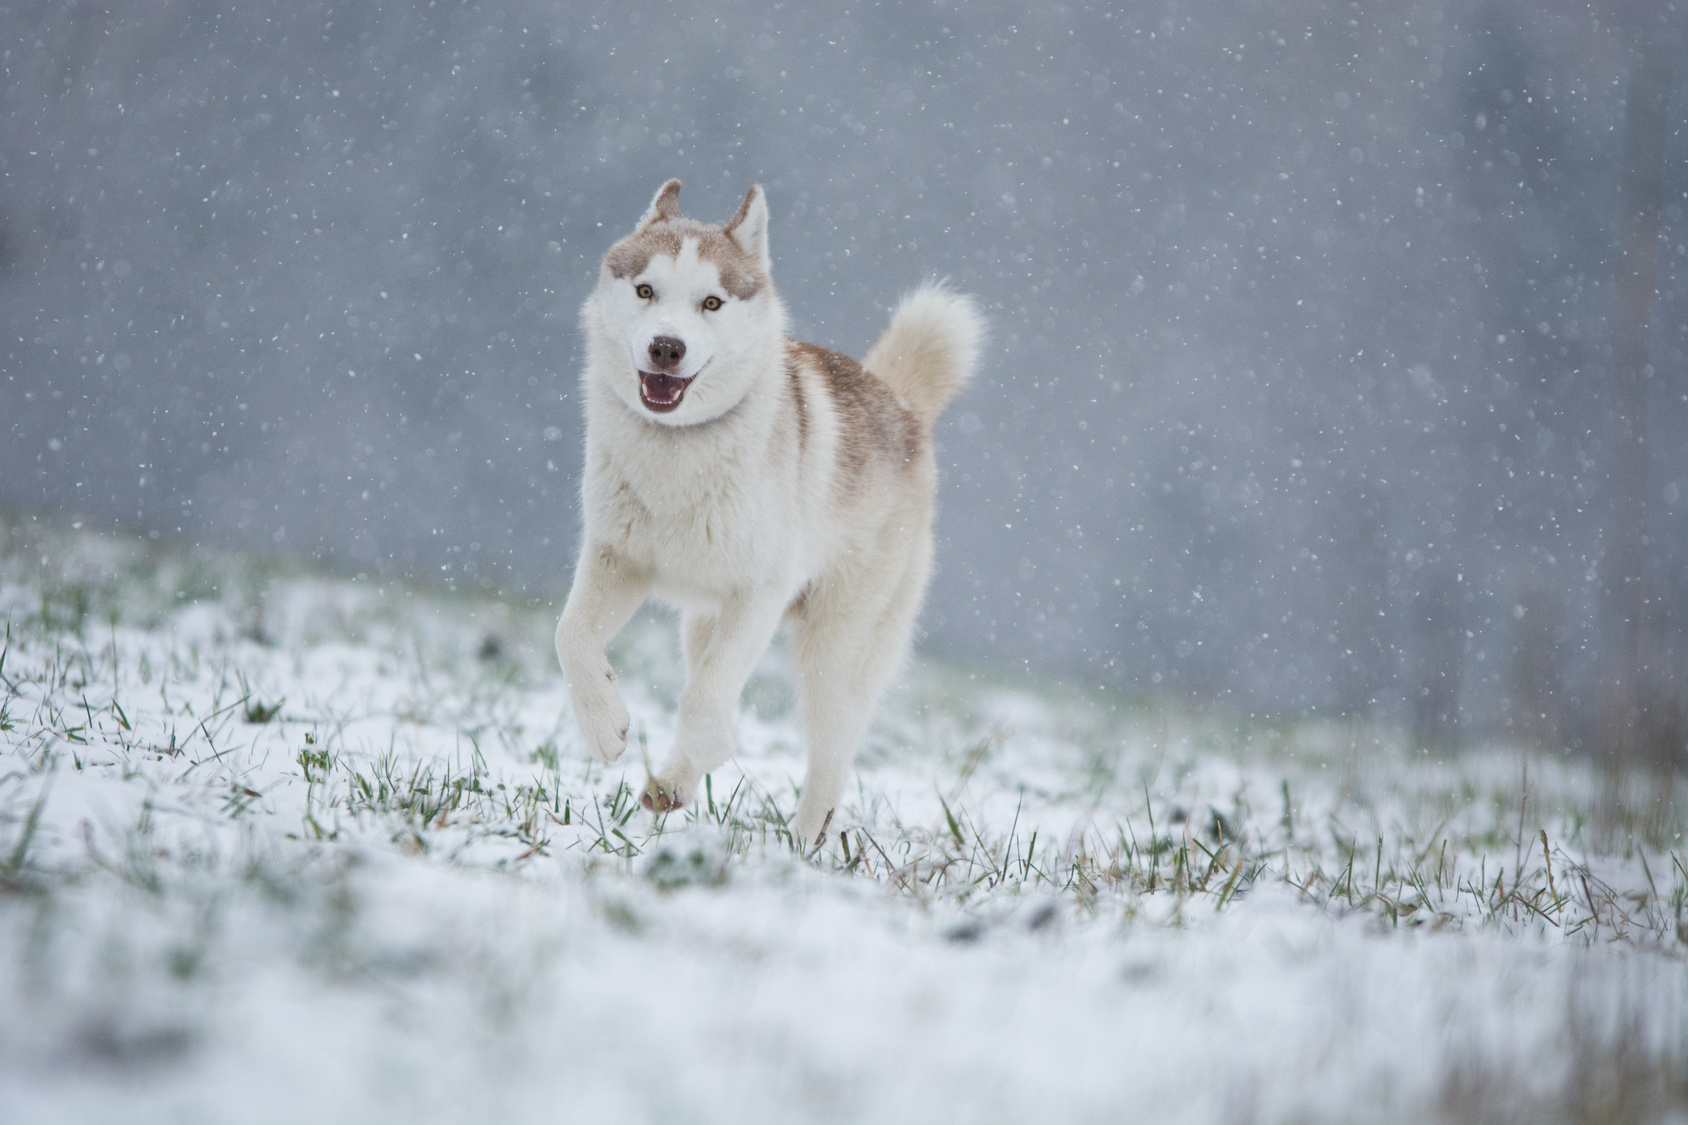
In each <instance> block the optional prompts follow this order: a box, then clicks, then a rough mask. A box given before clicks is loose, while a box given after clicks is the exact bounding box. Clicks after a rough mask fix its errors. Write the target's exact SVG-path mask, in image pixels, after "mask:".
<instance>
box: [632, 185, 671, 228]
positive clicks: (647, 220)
mask: <svg viewBox="0 0 1688 1125" xmlns="http://www.w3.org/2000/svg"><path fill="white" fill-rule="evenodd" d="M679 217H680V181H679V180H669V181H668V182H667V183H666V184H663V185H662V188H661V190H659V191H658V192H657V193H656V198H654V199H652V200H651V207H650V210H648V211H646V212H645V217H644V218H642V219H640V220H639V226H638V228H637V229H638V230H644V229H645V228H646V227H648V226H650V225H651V224H652V223H664V222H667V221H668V220H669V219H678V218H679Z"/></svg>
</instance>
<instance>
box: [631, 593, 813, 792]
mask: <svg viewBox="0 0 1688 1125" xmlns="http://www.w3.org/2000/svg"><path fill="white" fill-rule="evenodd" d="M785 607H786V599H784V598H782V597H780V596H779V595H777V594H776V595H774V596H772V597H770V596H769V595H768V593H767V592H766V591H761V590H757V591H751V590H746V591H744V592H743V593H741V594H738V595H735V596H733V597H731V598H728V599H727V601H726V603H725V604H723V605H722V607H721V609H720V610H719V611H718V612H716V613H714V614H707V615H704V614H699V615H695V616H694V615H688V616H687V617H686V619H685V621H684V623H683V625H682V628H683V630H684V633H685V636H684V641H685V650H686V686H685V689H684V690H683V691H681V692H680V717H679V729H678V730H677V731H676V732H675V736H674V754H673V756H672V757H670V758H669V759H668V762H667V763H666V764H665V765H664V766H663V767H662V769H661V770H660V771H658V773H657V775H656V776H655V777H653V778H651V779H650V781H649V782H647V783H646V785H645V791H644V793H643V794H641V795H640V798H639V801H640V803H641V804H643V805H644V806H645V807H646V808H647V809H651V810H653V811H655V812H667V811H668V810H670V809H677V808H684V807H685V806H686V805H688V804H690V803H691V799H692V796H693V795H694V794H695V793H696V792H697V783H698V782H699V781H700V780H701V779H702V778H703V775H704V774H706V773H708V772H709V771H710V770H712V769H715V768H717V767H718V766H721V765H723V764H725V763H726V761H727V759H728V758H731V757H732V756H733V752H734V751H735V750H737V749H738V739H737V737H736V736H735V735H734V734H733V711H734V709H735V708H736V707H737V706H738V700H739V696H740V695H741V694H742V693H743V692H744V684H745V681H746V680H748V679H750V673H751V672H752V671H753V670H754V669H755V667H756V661H757V660H759V659H761V656H762V653H763V652H765V651H767V648H768V642H769V641H771V640H773V637H774V630H775V629H777V628H778V627H779V623H780V618H781V616H782V615H783V614H784V613H785Z"/></svg>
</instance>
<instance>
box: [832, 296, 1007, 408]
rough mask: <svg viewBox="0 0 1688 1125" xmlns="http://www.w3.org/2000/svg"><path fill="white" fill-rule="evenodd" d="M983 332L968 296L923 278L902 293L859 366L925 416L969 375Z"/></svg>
mask: <svg viewBox="0 0 1688 1125" xmlns="http://www.w3.org/2000/svg"><path fill="white" fill-rule="evenodd" d="M984 338H985V319H984V317H982V316H980V315H979V310H978V308H977V307H976V306H975V305H974V304H973V299H972V298H971V297H966V296H962V295H961V294H959V293H952V292H950V290H949V288H948V287H947V286H945V285H944V284H943V283H942V282H939V281H928V282H926V283H925V284H923V285H921V286H920V287H919V288H917V289H915V290H914V291H913V292H912V293H909V294H908V295H907V296H905V297H904V298H903V300H902V303H901V304H900V305H898V306H897V311H896V312H895V313H893V314H892V316H891V324H890V326H889V327H887V328H886V329H885V333H884V335H882V336H880V337H879V340H878V341H877V342H876V343H875V344H874V345H873V347H872V348H870V349H868V353H867V355H866V356H864V357H863V358H862V366H863V367H865V368H867V369H868V370H869V371H871V372H873V373H874V374H875V375H877V376H879V378H881V379H883V380H884V381H885V382H886V383H888V384H890V386H891V389H892V390H894V391H896V392H897V393H898V394H900V395H902V396H903V398H905V399H907V400H908V403H909V405H910V406H912V407H914V409H915V412H916V413H917V414H919V415H920V416H921V417H922V418H924V419H926V420H927V421H928V422H930V421H932V420H933V419H934V418H936V417H937V416H938V415H939V414H941V413H942V412H943V409H944V407H946V406H948V405H949V401H950V399H952V398H954V397H955V396H956V393H957V392H958V391H960V390H961V388H962V387H963V386H965V385H966V383H967V380H969V379H971V378H972V377H973V368H974V367H975V366H976V365H977V363H978V361H979V348H980V346H981V345H982V344H983V343H984Z"/></svg>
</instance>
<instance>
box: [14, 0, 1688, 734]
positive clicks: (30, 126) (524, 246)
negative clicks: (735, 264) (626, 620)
mask: <svg viewBox="0 0 1688 1125" xmlns="http://www.w3.org/2000/svg"><path fill="white" fill-rule="evenodd" d="M689 11H690V12H693V13H695V14H680V13H677V12H676V11H674V10H672V9H670V8H668V7H665V6H658V5H653V4H641V3H631V4H629V3H615V4H581V3H569V4H557V3H517V2H512V3H484V4H474V3H457V2H450V3H447V2H439V3H433V4H426V5H424V4H422V3H415V4H408V3H407V4H378V3H345V4H335V3H319V2H289V3H285V4H283V3H213V2H197V0H196V2H191V3H189V2H175V3H170V2H164V0H149V2H145V3H141V2H132V3H115V4H100V5H94V4H87V3H74V2H70V0H54V2H50V3H23V4H0V52H3V54H0V328H3V330H4V338H3V339H0V371H3V373H0V503H3V504H5V505H7V506H10V507H12V508H13V509H14V510H23V511H38V512H49V513H55V514H60V515H64V516H66V517H73V518H77V519H80V520H83V521H88V522H91V523H93V524H94V525H95V526H122V527H127V528H141V529H151V530H158V531H161V532H162V533H164V534H166V535H170V536H174V537H178V538H181V539H185V540H188V541H194V542H202V543H216V544H223V545H234V546H253V547H262V548H266V549H279V550H282V551H286V552H293V553H300V554H308V555H316V556H320V557H322V558H325V559H328V560H332V561H333V562H335V563H336V564H338V565H341V566H344V567H346V568H348V569H350V570H353V571H365V572H369V573H378V574H384V575H409V576H413V577H418V578H424V579H428V580H435V581H446V582H451V583H455V584H460V585H461V584H470V585H473V586H475V587H477V588H488V589H499V590H504V591H507V592H517V593H521V594H524V595H526V596H528V597H531V598H541V599H558V596H559V593H560V591H562V590H564V589H565V588H566V584H567V581H568V576H569V574H570V572H571V569H572V562H573V557H572V555H573V550H574V545H575V534H576V528H577V523H578V518H579V516H578V510H577V509H578V505H577V499H576V494H575V493H576V481H577V470H578V463H579V460H580V441H581V426H580V416H579V409H578V403H577V399H576V390H575V384H576V377H577V374H576V369H577V364H578V361H579V352H580V348H579V339H578V333H577V329H576V321H575V315H576V309H577V308H578V306H579V304H580V302H581V300H582V299H583V298H584V297H585V295H586V293H587V291H588V289H589V288H590V286H591V285H592V284H593V283H594V281H595V278H596V272H597V260H598V258H599V256H600V255H601V254H602V253H603V251H604V250H605V249H606V248H607V247H608V246H609V244H610V243H611V242H612V241H613V240H614V239H615V238H617V237H619V236H620V235H621V234H622V233H624V232H625V231H626V230H627V229H629V228H630V227H631V225H632V224H633V223H634V221H635V220H636V219H637V217H638V216H639V214H640V212H641V211H642V209H643V208H644V206H645V205H646V203H647V202H648V200H649V197H650V195H651V193H652V192H653V191H654V190H655V189H656V187H657V186H658V185H659V184H660V183H661V182H662V181H663V180H664V179H665V178H667V177H669V176H679V177H681V178H682V179H683V180H684V181H685V191H684V194H683V196H682V206H683V208H684V209H685V211H686V212H687V213H688V214H692V215H695V216H698V217H701V218H713V219H716V220H720V219H723V218H725V217H726V216H727V215H729V214H730V213H731V212H732V210H733V208H734V207H735V206H736V205H737V203H738V201H739V199H740V198H741V197H742V195H743V193H744V191H745V189H746V188H747V187H748V185H749V184H750V183H751V182H753V181H760V182H762V183H763V184H764V185H765V186H766V187H767V189H768V196H769V200H770V204H771V207H772V209H773V216H774V217H773V232H772V245H773V255H774V260H775V277H776V282H777V284H778V285H779V286H780V289H781V291H782V293H783V294H784V296H785V298H786V301H787V302H788V304H789V306H790V308H791V310H792V313H793V316H794V321H795V330H796V332H797V333H798V334H799V335H800V336H802V337H803V338H806V339H809V340H813V341H816V342H819V343H823V344H827V345H830V346H833V347H837V348H840V349H843V350H845V351H848V352H851V353H853V354H856V355H859V354H861V352H862V351H863V350H864V349H865V348H866V346H867V345H868V344H869V343H870V342H871V341H872V339H873V337H874V335H875V333H876V332H877V331H878V330H879V328H880V327H881V325H882V324H883V323H884V321H885V319H886V316H887V313H888V310H889V307H890V306H891V304H892V303H893V302H894V300H895V299H896V297H897V295H898V294H899V293H900V292H901V291H902V290H903V289H905V288H906V287H908V286H910V285H912V284H914V283H915V282H917V281H918V280H920V279H921V278H923V277H925V276H928V275H944V276H948V277H950V278H951V279H952V280H953V281H954V283H955V284H956V285H957V286H958V287H959V288H961V289H964V290H966V291H969V292H972V293H974V294H977V295H978V296H979V298H980V299H981V300H982V302H983V304H984V305H985V306H986V308H987V309H988V311H989V316H990V319H991V321H992V324H993V328H994V342H993V345H992V347H991V348H990V350H989V352H988V355H987V358H986V361H985V365H984V370H983V375H982V378H981V380H980V382H979V384H978V385H977V386H976V387H974V388H973V389H972V390H970V391H969V392H968V393H967V394H966V395H965V396H964V397H963V398H962V399H961V400H960V401H959V403H958V404H957V405H956V406H955V407H954V408H953V409H952V411H951V412H950V413H949V414H947V415H946V416H945V418H944V420H943V422H942V424H941V427H940V435H939V437H940V442H941V446H942V453H941V457H942V464H943V465H944V470H945V482H944V485H943V490H942V497H941V503H942V515H941V520H940V536H941V544H940V556H939V557H940V569H939V572H938V573H937V575H936V578H935V580H934V582H933V586H932V592H931V598H930V601H929V604H928V609H927V612H926V617H925V628H926V630H927V636H926V641H925V643H926V644H927V645H929V646H932V647H934V648H938V649H945V650H950V651H954V652H959V653H963V654H965V655H967V656H969V657H971V658H976V659H978V660H980V661H983V662H986V663H994V664H999V665H1015V666H1023V667H1029V668H1033V669H1036V670H1038V671H1041V672H1054V673H1057V674H1064V675H1068V676H1072V677H1078V678H1082V679H1084V680H1086V681H1088V682H1093V683H1103V684H1119V685H1125V686H1128V687H1135V688H1140V689H1142V690H1143V691H1145V692H1171V693H1176V694H1179V695H1183V696H1187V697H1189V698H1192V699H1196V700H1204V701H1214V700H1218V701H1223V702H1227V703H1229V704H1230V705H1232V706H1234V707H1236V708H1238V709H1240V710H1246V711H1254V712H1280V711H1286V710H1295V711H1299V710H1305V709H1308V708H1317V709H1325V710H1342V711H1352V712H1370V713H1377V714H1381V715H1385V716H1389V717H1393V718H1401V719H1409V720H1411V721H1413V722H1415V723H1417V724H1418V726H1419V728H1420V730H1421V731H1422V732H1424V734H1425V736H1426V737H1427V738H1431V737H1435V738H1448V739H1453V738H1459V737H1463V736H1465V735H1469V734H1471V733H1476V732H1486V731H1493V730H1497V729H1500V730H1504V729H1507V728H1509V727H1510V728H1511V729H1513V730H1514V731H1515V732H1522V733H1525V734H1528V735H1530V736H1531V737H1540V738H1544V739H1548V740H1553V741H1557V742H1561V743H1577V742H1582V743H1585V744H1593V743H1594V742H1597V741H1599V739H1600V737H1601V734H1600V732H1601V729H1602V728H1601V726H1600V723H1601V718H1600V716H1601V714H1602V707H1605V706H1607V703H1608V702H1609V701H1610V700H1611V699H1614V698H1616V699H1619V700H1620V702H1622V703H1623V705H1624V706H1626V707H1628V708H1629V709H1630V710H1632V711H1633V710H1636V709H1637V708H1639V709H1641V710H1646V709H1647V708H1648V707H1651V708H1652V709H1653V711H1654V712H1656V713H1657V715H1658V716H1660V717H1659V718H1658V720H1657V721H1658V723H1664V724H1665V725H1666V733H1665V735H1664V736H1663V737H1666V738H1667V740H1668V738H1670V737H1677V736H1672V735H1670V734H1669V728H1668V723H1669V722H1671V721H1676V720H1672V719H1671V718H1670V716H1671V715H1672V714H1675V715H1676V716H1677V719H1678V720H1679V719H1680V714H1681V710H1682V708H1681V701H1682V698H1683V689H1682V680H1683V677H1682V667H1683V656H1682V652H1683V647H1684V646H1683V643H1682V637H1683V631H1684V622H1683V615H1682V614H1681V613H1680V612H1678V610H1677V607H1680V606H1683V605H1685V604H1688V521H1685V520H1684V515H1685V513H1688V361H1685V349H1688V284H1685V279H1688V250H1685V246H1684V243H1688V223H1685V222H1684V207H1685V205H1688V138H1685V137H1684V134H1683V128H1682V124H1683V120H1684V117H1685V116H1688V91H1685V89H1684V79H1685V78H1688V67H1683V66H1680V65H1678V64H1676V63H1675V61H1674V55H1675V53H1676V52H1675V51H1672V50H1661V49H1660V47H1659V44H1661V43H1668V42H1670V41H1671V40H1670V36H1672V35H1675V34H1678V33H1679V31H1680V25H1681V23H1682V18H1683V17H1682V14H1681V13H1680V12H1679V11H1678V10H1677V8H1676V6H1675V5H1672V4H1668V3H1648V4H1630V5H1612V4H1605V5H1593V6H1589V5H1583V4H1570V3H1560V4H1533V5H1519V4H1503V3H1492V4H1485V3H1452V2H1450V3H1437V2H1425V3H1385V2H1377V3H1369V4H1366V3H1360V4H1348V3H1343V4H1336V3H1328V4H1321V3H1298V4H1282V3H1235V4H1223V5H1222V4H1205V3H1204V4H1179V3H1170V2H1165V3H1146V4H1138V5H1132V6H1129V7H1126V8H1124V9H1121V10H1114V9H1109V8H1106V7H1102V6H1087V5H1081V4H1068V5H1060V4H1039V5H1031V6H1024V7H1022V6H1017V5H1009V4H1003V3H966V4H950V3H932V2H928V3H913V4H868V3H851V4H848V5H845V4H837V5H798V4H789V3H788V4H785V5H778V4H775V5H769V4H766V3H739V2H736V0H729V2H723V3H715V4H712V5H708V6H699V7H697V8H695V9H689ZM1661 91H1662V93H1661ZM1645 99H1651V100H1650V101H1645V104H1644V105H1643V104H1642V101H1643V100H1645ZM1649 191H1651V192H1652V193H1653V194H1652V195H1651V196H1648V194H1647V193H1648V192H1649ZM1649 198H1650V199H1651V200H1652V202H1651V204H1650V206H1651V211H1650V212H1649V210H1648V208H1649V203H1648V200H1649ZM1648 214H1651V215H1652V224H1653V225H1652V226H1651V227H1649V226H1648V225H1647V221H1646V220H1647V216H1648ZM1638 223H1639V225H1637V224H1638ZM1649 232H1651V233H1649ZM1649 261H1650V262H1651V263H1652V268H1653V273H1652V275H1651V280H1650V281H1649V279H1648V276H1645V271H1644V270H1643V271H1641V273H1640V274H1636V270H1638V269H1640V267H1641V266H1644V265H1646V264H1647V262H1649ZM1626 270H1628V271H1630V273H1632V274H1636V277H1637V279H1638V280H1635V281H1634V282H1633V284H1632V285H1631V287H1630V290H1629V291H1628V292H1629V293H1630V296H1629V297H1628V298H1626V296H1625V293H1626V290H1625V289H1624V284H1623V283H1622V282H1621V280H1620V279H1621V278H1622V277H1623V276H1624V274H1625V271H1626ZM1637 294H1640V295H1641V296H1636V295H1637ZM1643 298H1644V299H1643ZM1626 301H1627V304H1626ZM1626 310H1627V311H1626ZM1626 326H1627V327H1626ZM1637 349H1640V350H1639V352H1638V351H1637ZM1638 355H1639V359H1637V356H1638ZM1643 438H1644V440H1643ZM1614 684H1617V685H1619V687H1621V688H1622V690H1617V691H1616V694H1615V695H1614V690H1615V689H1614V688H1613V685H1614ZM1624 684H1627V685H1628V686H1627V687H1623V685H1624ZM1638 685H1640V686H1638ZM1625 691H1627V692H1628V694H1627V695H1625V694H1624V692H1625ZM1649 693H1650V694H1649ZM1649 700H1650V701H1651V702H1648V701H1649ZM1672 708H1675V711H1672ZM1608 709H1609V708H1608ZM1655 725H1657V724H1655ZM1678 746H1679V743H1678Z"/></svg>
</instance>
